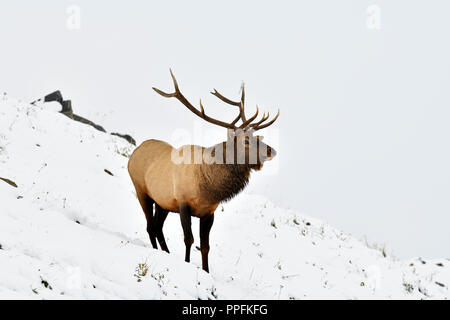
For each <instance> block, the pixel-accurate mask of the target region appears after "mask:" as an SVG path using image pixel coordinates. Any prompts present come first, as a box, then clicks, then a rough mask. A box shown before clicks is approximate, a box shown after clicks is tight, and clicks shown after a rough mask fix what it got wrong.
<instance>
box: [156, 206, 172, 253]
mask: <svg viewBox="0 0 450 320" xmlns="http://www.w3.org/2000/svg"><path fill="white" fill-rule="evenodd" d="M168 213H169V211H167V210H164V209H163V208H161V207H160V206H159V205H158V204H157V203H155V217H154V218H153V223H154V229H155V232H156V238H157V239H158V242H159V246H160V247H161V250H164V251H166V252H167V253H169V248H168V247H167V244H166V239H165V238H164V233H163V226H164V222H165V221H166V218H167V214H168Z"/></svg>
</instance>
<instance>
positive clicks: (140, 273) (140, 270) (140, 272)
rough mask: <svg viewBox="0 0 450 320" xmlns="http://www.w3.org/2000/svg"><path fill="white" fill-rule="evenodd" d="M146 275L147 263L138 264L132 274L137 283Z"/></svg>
mask: <svg viewBox="0 0 450 320" xmlns="http://www.w3.org/2000/svg"><path fill="white" fill-rule="evenodd" d="M147 273H148V265H147V261H146V262H144V263H139V264H138V266H137V267H136V270H135V273H134V276H135V277H136V278H137V282H141V281H142V278H143V277H145V276H146V275H147Z"/></svg>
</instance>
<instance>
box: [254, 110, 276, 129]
mask: <svg viewBox="0 0 450 320" xmlns="http://www.w3.org/2000/svg"><path fill="white" fill-rule="evenodd" d="M279 116H280V109H278V113H277V115H276V116H275V118H273V119H272V120H271V121H270V122H267V123H266V124H263V125H261V123H263V122H264V121H266V120H267V119H269V114H267V118H266V119H264V121H260V122H259V123H256V124H255V125H254V126H252V127H253V130H255V131H256V130H260V129H264V128H267V127H268V126H270V125H272V124H273V123H274V122H275V121H277V119H278V117H279Z"/></svg>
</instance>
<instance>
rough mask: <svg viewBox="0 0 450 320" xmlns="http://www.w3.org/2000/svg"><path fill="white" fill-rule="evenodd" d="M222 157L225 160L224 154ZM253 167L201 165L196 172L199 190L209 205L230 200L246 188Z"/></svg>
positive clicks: (233, 164) (245, 165)
mask: <svg viewBox="0 0 450 320" xmlns="http://www.w3.org/2000/svg"><path fill="white" fill-rule="evenodd" d="M212 148H213V147H212ZM206 150H211V148H208V149H206ZM213 156H214V153H213ZM223 157H224V159H225V158H226V155H225V153H224V155H223ZM224 162H225V161H224ZM253 167H254V166H252V165H249V164H237V163H231V164H229V163H211V164H208V163H202V164H200V165H199V166H198V171H197V177H198V180H199V187H200V190H201V192H202V194H203V195H204V197H205V198H206V199H207V200H208V201H210V202H211V203H218V202H223V201H228V200H231V199H232V198H233V197H234V196H236V195H237V194H239V193H240V192H241V191H242V190H243V189H244V188H245V187H246V186H247V184H248V182H249V179H250V172H251V170H252V169H253Z"/></svg>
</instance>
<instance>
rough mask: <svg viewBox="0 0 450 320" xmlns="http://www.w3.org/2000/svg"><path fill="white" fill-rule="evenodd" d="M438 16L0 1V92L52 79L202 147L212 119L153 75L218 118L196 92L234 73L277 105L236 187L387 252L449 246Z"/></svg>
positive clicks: (383, 6)
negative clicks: (248, 176) (265, 147)
mask: <svg viewBox="0 0 450 320" xmlns="http://www.w3.org/2000/svg"><path fill="white" fill-rule="evenodd" d="M72 5H75V7H73V6H72ZM71 6H72V7H71ZM370 6H372V7H370ZM368 8H369V10H368ZM78 9H80V16H79V17H80V19H78V16H77V11H78ZM378 10H379V11H378ZM449 16H450V3H449V2H448V1H445V0H442V1H438V0H427V1H425V0H422V1H411V0H389V1H387V0H385V1H381V0H370V1H369V0H361V1H356V0H353V1H350V0H340V1H336V0H320V1H318V0H315V1H312V0H310V1H245V2H244V1H220V2H219V1H137V0H135V1H127V2H126V1H100V0H97V1H76V0H73V1H58V2H56V1H50V0H41V1H24V0H16V1H11V0H9V1H1V2H0V41H1V46H0V90H1V91H4V92H7V93H8V94H9V95H11V96H14V97H17V98H21V99H23V100H25V101H32V100H34V99H36V98H39V97H42V96H44V95H45V94H48V93H50V92H52V91H54V90H56V89H59V90H61V91H62V93H63V95H64V97H65V98H66V99H71V100H72V101H73V107H74V110H75V112H76V113H78V114H80V115H82V116H85V117H88V118H89V119H90V120H93V121H95V122H98V123H100V124H101V125H103V126H105V127H106V129H108V130H109V131H120V132H126V133H130V134H132V135H133V136H135V138H136V139H137V140H138V141H139V142H142V141H143V140H146V139H150V138H156V139H163V140H166V141H170V142H171V143H173V144H174V145H179V144H180V143H182V142H183V141H184V140H186V137H185V135H186V134H187V135H188V136H189V137H191V138H192V141H193V142H195V143H198V144H205V145H212V144H214V143H217V142H219V141H220V140H224V139H225V137H226V132H225V130H222V129H218V128H214V127H213V126H212V125H207V124H203V123H202V122H201V121H200V120H199V119H197V118H196V116H195V115H193V114H192V113H190V112H189V111H188V110H187V109H186V108H185V107H183V106H182V105H181V104H180V103H177V102H176V101H171V100H167V99H164V98H162V97H160V96H158V95H157V94H156V93H154V92H153V91H152V90H151V87H152V86H158V87H159V88H161V89H163V90H166V91H170V90H172V84H171V80H170V76H169V67H171V68H173V70H174V72H175V75H176V76H177V78H178V81H179V83H180V86H181V89H182V91H183V92H184V93H185V95H186V96H187V97H188V98H189V99H190V100H191V101H192V102H193V103H194V104H198V101H199V99H200V98H202V99H203V101H204V105H205V108H206V111H207V112H208V113H209V114H211V115H213V116H216V117H219V118H221V119H226V120H231V119H233V118H234V116H235V115H236V111H237V110H235V109H233V107H232V106H229V105H224V104H223V103H221V102H220V101H219V100H218V99H217V98H215V97H213V96H212V95H211V94H209V92H210V91H211V89H212V88H217V89H219V90H220V91H221V92H222V93H223V94H225V95H227V96H229V97H231V98H235V99H237V98H238V97H239V87H240V85H241V83H242V82H243V81H244V82H245V84H246V88H247V109H248V113H249V114H250V113H251V112H253V111H254V110H255V105H256V103H258V104H259V106H260V109H261V110H267V111H270V112H271V113H272V114H275V113H276V110H277V109H278V108H280V109H281V116H280V119H279V121H278V122H277V123H276V124H275V125H273V126H272V127H271V129H270V130H269V129H268V130H262V132H261V134H263V135H264V136H265V137H266V139H265V141H266V143H269V144H270V145H272V146H273V147H275V148H276V149H277V151H278V156H277V161H276V162H274V163H272V164H271V165H270V166H267V168H264V170H263V172H261V173H256V174H254V176H253V179H252V182H251V184H250V186H249V191H251V192H255V193H261V194H264V195H266V196H268V197H269V198H271V199H272V200H273V201H274V202H276V203H277V204H279V205H281V206H285V207H291V208H295V209H297V210H299V211H300V212H302V213H305V214H308V215H311V216H314V217H316V218H320V219H323V220H326V221H328V222H330V223H331V224H332V225H334V226H336V227H338V228H341V229H343V230H344V231H346V232H349V233H352V234H353V235H355V236H358V237H362V236H367V237H368V238H369V240H370V241H374V242H377V243H382V244H383V243H385V244H387V246H388V249H390V250H391V251H392V252H393V253H394V254H395V255H396V256H397V257H401V258H405V257H412V256H425V257H447V258H448V257H450V249H449V246H448V244H449V243H450V232H449V230H448V226H449V224H450V197H449V195H450V166H449V164H450V148H449V138H450V126H449V120H450V90H449V88H450V59H449V57H450V44H449V39H450V37H449V33H450V19H449ZM78 22H79V24H78ZM78 27H79V28H78ZM181 136H184V137H185V138H184V139H180V137H181ZM55 152H57V150H55Z"/></svg>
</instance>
